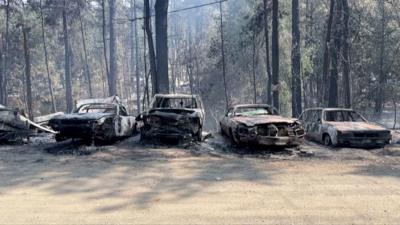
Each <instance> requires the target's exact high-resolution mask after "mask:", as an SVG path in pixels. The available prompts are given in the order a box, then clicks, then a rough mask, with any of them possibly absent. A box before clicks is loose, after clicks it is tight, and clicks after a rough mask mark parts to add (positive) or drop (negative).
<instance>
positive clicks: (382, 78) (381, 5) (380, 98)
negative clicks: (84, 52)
mask: <svg viewBox="0 0 400 225" xmlns="http://www.w3.org/2000/svg"><path fill="white" fill-rule="evenodd" d="M378 9H379V10H380V12H381V20H380V32H379V43H378V44H379V57H378V63H379V77H378V93H377V94H376V99H375V114H376V116H377V117H380V116H381V114H382V111H383V103H384V101H385V88H386V72H385V69H384V62H385V61H386V57H385V54H386V40H385V31H386V12H385V2H384V0H379V1H378Z"/></svg>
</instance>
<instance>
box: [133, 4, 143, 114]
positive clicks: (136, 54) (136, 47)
mask: <svg viewBox="0 0 400 225" xmlns="http://www.w3.org/2000/svg"><path fill="white" fill-rule="evenodd" d="M136 16H137V13H136V0H133V17H134V18H136ZM134 25H135V30H134V33H135V64H136V65H135V73H136V109H137V113H138V114H140V112H141V110H140V73H139V38H138V23H137V20H135V24H134ZM132 62H133V60H132Z"/></svg>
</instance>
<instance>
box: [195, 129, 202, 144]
mask: <svg viewBox="0 0 400 225" xmlns="http://www.w3.org/2000/svg"><path fill="white" fill-rule="evenodd" d="M202 140H203V129H202V128H201V127H200V128H199V130H198V131H197V133H196V141H198V142H201V141H202Z"/></svg>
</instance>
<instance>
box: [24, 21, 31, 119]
mask: <svg viewBox="0 0 400 225" xmlns="http://www.w3.org/2000/svg"><path fill="white" fill-rule="evenodd" d="M22 26H23V27H22V34H23V39H24V56H25V83H26V103H27V106H28V116H29V119H30V120H33V106H32V82H31V59H30V50H29V43H28V39H29V37H28V35H29V30H30V28H29V27H25V26H24V25H22Z"/></svg>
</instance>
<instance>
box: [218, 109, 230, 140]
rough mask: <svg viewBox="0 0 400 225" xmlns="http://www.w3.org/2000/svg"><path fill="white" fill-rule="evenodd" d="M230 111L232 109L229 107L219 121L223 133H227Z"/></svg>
mask: <svg viewBox="0 0 400 225" xmlns="http://www.w3.org/2000/svg"><path fill="white" fill-rule="evenodd" d="M232 111H233V109H232V108H230V109H229V110H228V111H227V112H226V113H225V115H224V116H223V117H222V119H221V121H220V125H221V130H222V131H223V132H224V133H225V134H229V124H230V121H229V120H230V116H231V115H232Z"/></svg>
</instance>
